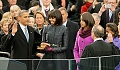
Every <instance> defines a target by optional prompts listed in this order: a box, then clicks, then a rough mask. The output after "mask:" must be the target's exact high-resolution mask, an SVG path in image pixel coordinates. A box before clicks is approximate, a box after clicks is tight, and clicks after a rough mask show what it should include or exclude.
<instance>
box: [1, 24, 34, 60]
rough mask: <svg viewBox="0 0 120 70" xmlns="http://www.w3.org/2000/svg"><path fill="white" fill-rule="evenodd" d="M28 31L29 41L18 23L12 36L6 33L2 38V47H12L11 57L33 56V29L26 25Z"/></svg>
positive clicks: (27, 57)
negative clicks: (16, 29)
mask: <svg viewBox="0 0 120 70" xmlns="http://www.w3.org/2000/svg"><path fill="white" fill-rule="evenodd" d="M27 28H28V32H29V43H28V42H27V40H26V37H25V35H24V33H23V31H22V29H21V27H20V25H19V24H18V31H17V32H16V34H15V35H14V36H12V35H11V34H8V35H6V36H4V37H3V38H2V44H3V49H4V50H6V49H12V51H11V58H15V59H30V58H33V56H34V54H35V51H36V46H34V29H33V28H32V27H29V26H27Z"/></svg>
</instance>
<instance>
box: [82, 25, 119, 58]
mask: <svg viewBox="0 0 120 70" xmlns="http://www.w3.org/2000/svg"><path fill="white" fill-rule="evenodd" d="M91 36H92V38H93V39H94V42H93V43H92V44H90V45H88V46H86V47H85V49H84V51H83V53H82V56H81V58H84V57H99V56H109V55H117V54H119V53H118V51H117V49H116V48H115V46H114V44H113V43H112V42H111V43H109V44H108V43H106V42H104V41H103V39H102V37H103V36H104V28H103V27H102V26H100V25H95V26H94V27H93V28H92V33H91Z"/></svg>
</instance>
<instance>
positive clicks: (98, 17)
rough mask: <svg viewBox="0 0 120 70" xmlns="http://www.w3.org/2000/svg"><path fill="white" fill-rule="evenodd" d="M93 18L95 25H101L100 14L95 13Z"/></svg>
mask: <svg viewBox="0 0 120 70" xmlns="http://www.w3.org/2000/svg"><path fill="white" fill-rule="evenodd" d="M92 16H93V18H94V21H95V25H99V23H100V20H101V18H100V16H99V15H98V13H93V14H92Z"/></svg>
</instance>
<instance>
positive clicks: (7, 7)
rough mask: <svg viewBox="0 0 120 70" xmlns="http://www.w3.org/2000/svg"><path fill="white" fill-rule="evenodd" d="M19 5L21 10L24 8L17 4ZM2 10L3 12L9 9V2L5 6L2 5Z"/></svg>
mask: <svg viewBox="0 0 120 70" xmlns="http://www.w3.org/2000/svg"><path fill="white" fill-rule="evenodd" d="M19 7H20V9H21V10H23V9H25V8H24V7H23V6H20V5H19ZM2 10H3V11H4V12H8V11H10V6H9V4H7V5H6V6H4V7H3V8H2Z"/></svg>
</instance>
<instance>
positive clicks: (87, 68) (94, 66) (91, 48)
mask: <svg viewBox="0 0 120 70" xmlns="http://www.w3.org/2000/svg"><path fill="white" fill-rule="evenodd" d="M110 55H119V53H118V50H117V49H116V48H115V46H114V45H113V43H111V44H108V43H106V42H104V41H102V40H97V41H95V42H94V43H92V44H90V45H88V46H86V47H85V49H84V51H83V53H82V56H81V58H85V57H100V56H110ZM100 59H101V70H114V67H115V66H116V65H117V64H118V62H119V61H120V57H109V58H105V57H101V58H100ZM78 66H79V68H80V69H83V70H98V69H99V58H87V59H81V60H80V63H78Z"/></svg>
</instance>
